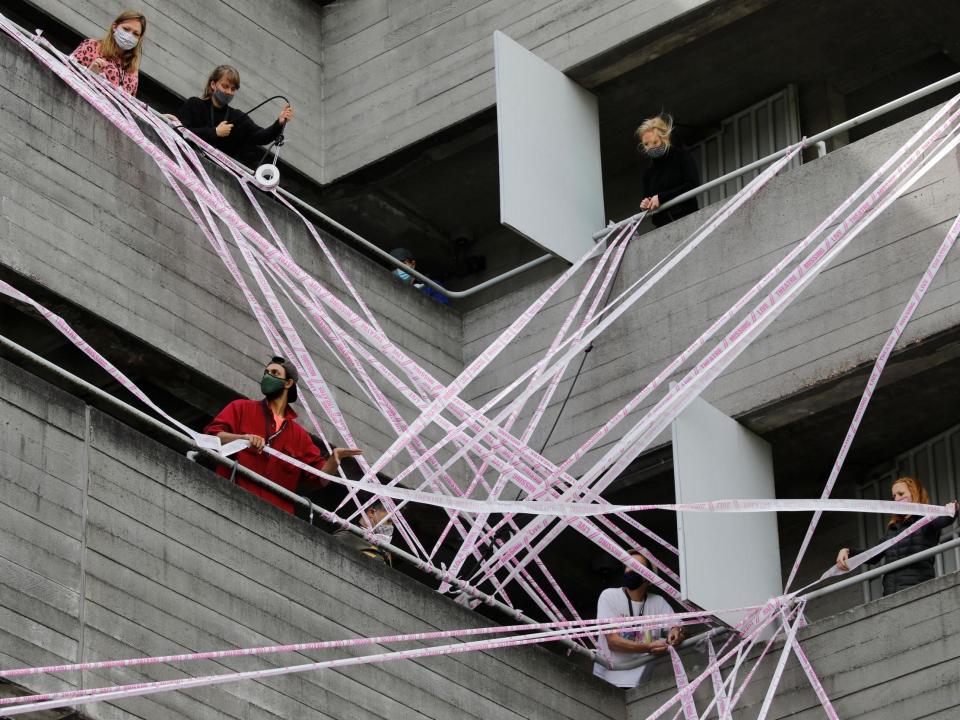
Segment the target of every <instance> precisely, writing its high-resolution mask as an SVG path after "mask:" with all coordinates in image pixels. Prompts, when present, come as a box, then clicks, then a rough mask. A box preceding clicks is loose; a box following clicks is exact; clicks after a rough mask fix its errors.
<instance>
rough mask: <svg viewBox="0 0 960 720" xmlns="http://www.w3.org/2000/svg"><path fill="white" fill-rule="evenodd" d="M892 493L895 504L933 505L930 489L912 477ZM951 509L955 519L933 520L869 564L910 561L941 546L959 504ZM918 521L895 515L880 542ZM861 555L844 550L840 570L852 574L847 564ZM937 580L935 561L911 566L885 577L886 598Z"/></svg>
mask: <svg viewBox="0 0 960 720" xmlns="http://www.w3.org/2000/svg"><path fill="white" fill-rule="evenodd" d="M890 492H891V494H892V495H893V499H894V500H895V501H896V502H914V503H926V504H929V503H930V494H929V493H928V492H927V489H926V488H925V487H923V485H922V484H921V483H920V481H919V480H917V479H916V478H912V477H909V476H905V477H901V478H898V479H897V480H895V481H894V483H893V485H892V486H891V488H890ZM949 505H950V506H952V508H953V517H948V516H945V515H944V516H939V517H936V518H934V520H933V521H932V522H929V523H927V525H925V526H924V527H922V528H920V529H919V530H917V531H916V532H914V533H912V534H911V535H908V536H907V537H905V538H904V539H903V540H901V541H900V542H898V543H897V544H896V545H893V546H892V547H889V548H887V549H886V550H885V551H884V552H883V553H881V554H880V555H878V556H877V557H875V558H873V559H871V560H869V561H868V564H870V565H874V564H876V563H879V562H880V561H881V560H886V561H887V562H894V561H895V560H900V559H902V558H905V557H909V556H910V555H913V554H914V553H918V552H921V551H923V550H928V549H929V548H932V547H934V546H935V545H938V544H939V543H940V533H941V532H942V531H943V529H944V528H945V527H948V526H949V525H951V524H952V523H954V522H955V521H956V519H957V510H958V504H957V501H956V500H954V501H953V502H952V503H949ZM917 520H919V517H918V516H916V515H892V516H891V517H890V520H889V521H888V522H887V529H886V531H885V532H884V534H883V537H882V538H881V539H880V542H885V541H886V540H890V539H891V538H894V537H896V536H897V535H899V534H900V533H901V532H903V530H904V529H906V528H908V527H909V526H911V525H913V524H914V523H915V522H916V521H917ZM861 552H864V549H862V548H843V549H842V550H841V551H840V552H839V554H838V555H837V568H839V569H840V570H843V571H847V570H849V569H850V567H849V566H848V565H847V560H849V559H850V556H851V555H858V554H860V553H861ZM935 577H936V570H935V568H934V559H933V558H932V557H930V558H926V559H924V560H917V562H915V563H911V564H910V565H907V566H906V567H902V568H898V569H896V570H891V571H890V572H888V573H887V574H886V575H884V576H883V595H884V597H886V596H887V595H892V594H893V593H895V592H899V591H900V590H905V589H906V588H908V587H913V586H914V585H917V584H919V583H922V582H925V581H927V580H932V579H933V578H935Z"/></svg>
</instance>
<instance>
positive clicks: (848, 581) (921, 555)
mask: <svg viewBox="0 0 960 720" xmlns="http://www.w3.org/2000/svg"><path fill="white" fill-rule="evenodd" d="M957 547H960V537H957V538H953V539H952V540H947V541H946V542H942V543H940V544H939V545H934V546H933V547H932V548H927V549H926V550H921V551H920V552H916V553H914V554H913V555H908V556H907V557H905V558H901V559H899V560H894V561H893V562H892V563H887V564H885V565H881V566H880V567H876V568H873V569H872V570H867V571H866V572H862V573H859V574H857V575H853V576H852V577H847V578H844V579H843V580H840V581H838V582H835V583H832V584H830V585H827V586H826V587H822V588H820V589H819V590H811V591H810V592H808V593H805V594H804V595H801V596H800V599H802V600H807V601H809V600H813V599H814V598H818V597H823V596H824V595H829V594H830V593H835V592H837V591H838V590H843V589H845V588H848V587H850V586H851V585H859V584H860V583H862V582H866V581H868V580H873V579H874V578H875V577H880V576H881V575H886V574H887V573H888V572H890V571H891V570H898V569H900V568H902V567H906V566H907V565H913V563H915V562H917V561H919V560H926V559H927V558H929V557H934V556H936V555H939V554H940V553H944V552H946V551H947V550H953V549H954V548H957Z"/></svg>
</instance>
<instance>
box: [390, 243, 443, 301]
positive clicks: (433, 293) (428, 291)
mask: <svg viewBox="0 0 960 720" xmlns="http://www.w3.org/2000/svg"><path fill="white" fill-rule="evenodd" d="M390 255H392V256H393V257H394V258H395V259H397V260H399V261H400V262H402V263H403V264H404V265H406V266H407V267H408V268H410V269H411V270H415V269H416V268H417V260H416V258H414V257H413V253H412V252H410V251H409V250H407V248H403V247H398V248H394V249H393V250H391V251H390ZM393 276H394V277H395V278H396V279H397V280H399V281H400V282H402V283H403V284H404V285H413V287H415V288H416V289H417V290H419V291H420V292H422V293H423V294H424V295H426V296H427V297H429V298H432V299H433V300H436V301H437V302H438V303H441V304H442V305H450V298H448V297H447V296H446V295H444V294H443V293H441V292H438V291H437V290H434V289H433V288H432V287H430V286H429V285H427V284H426V283H422V282H420V281H419V280H418V279H417V278H415V277H414V276H413V275H411V274H410V273H408V272H407V271H406V270H404V269H403V268H394V270H393Z"/></svg>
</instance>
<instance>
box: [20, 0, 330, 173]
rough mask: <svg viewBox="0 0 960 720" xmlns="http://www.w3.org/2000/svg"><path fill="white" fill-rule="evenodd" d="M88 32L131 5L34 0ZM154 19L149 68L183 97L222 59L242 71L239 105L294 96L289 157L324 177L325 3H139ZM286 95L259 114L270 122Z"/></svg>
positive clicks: (99, 30)
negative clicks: (323, 18) (322, 23)
mask: <svg viewBox="0 0 960 720" xmlns="http://www.w3.org/2000/svg"><path fill="white" fill-rule="evenodd" d="M31 1H32V2H33V4H34V5H36V6H37V7H38V8H39V9H41V10H43V11H44V12H46V13H48V14H50V15H52V16H54V17H56V18H57V19H58V20H60V21H61V22H62V23H64V24H65V25H67V26H68V27H70V28H73V29H74V30H76V31H77V32H79V33H81V34H83V35H86V36H87V37H94V38H99V37H102V36H103V34H104V32H105V28H106V27H108V26H109V24H110V23H111V22H112V21H113V19H114V17H116V16H117V14H118V13H119V12H120V11H121V10H122V9H123V8H124V7H125V6H124V4H123V3H116V2H113V1H112V0H85V1H84V2H70V1H68V0H31ZM131 9H137V10H140V11H141V12H142V13H143V14H144V16H145V17H146V18H147V34H146V36H145V38H144V46H143V63H142V65H141V71H142V72H143V73H144V74H146V75H148V76H150V77H151V78H153V79H155V80H156V81H157V82H159V83H160V84H161V85H163V86H165V87H167V88H168V89H170V90H172V91H173V92H175V93H177V94H178V95H181V96H183V97H192V96H197V95H199V94H200V91H201V90H202V89H203V83H204V80H206V78H207V74H208V73H209V72H210V71H211V70H213V68H214V67H216V66H217V65H222V64H228V65H234V66H235V67H236V68H237V69H238V70H239V71H240V77H241V91H240V93H239V94H238V96H237V99H236V106H237V107H238V108H240V109H241V110H244V109H246V108H250V107H253V106H254V105H256V104H257V103H258V102H260V101H261V100H265V99H266V98H268V97H271V96H272V95H284V96H286V97H287V98H289V99H290V102H291V103H292V104H293V106H294V110H295V112H296V116H295V120H294V124H293V125H291V127H294V125H295V126H296V132H291V133H290V134H289V137H288V138H287V142H286V145H287V146H286V148H285V149H284V153H283V154H284V159H285V160H286V161H287V162H289V163H290V164H291V165H293V166H295V167H296V168H297V169H298V170H301V171H303V172H304V173H306V174H307V175H309V176H311V177H313V178H315V179H316V180H319V181H322V180H323V143H322V142H321V138H322V135H323V115H322V113H321V111H320V108H321V95H322V93H321V85H322V81H323V70H322V62H323V58H322V46H321V42H320V28H321V7H320V5H319V4H318V3H315V2H310V1H309V0H269V1H268V2H257V1H256V0H212V1H211V0H207V1H205V2H203V3H196V2H188V1H184V0H164V1H163V2H141V3H139V4H137V3H132V4H131ZM282 107H283V106H282V104H281V103H280V101H274V102H273V103H271V104H270V105H269V106H267V107H264V108H261V109H260V110H258V111H256V112H255V113H254V115H253V116H252V117H253V119H254V121H256V122H257V123H258V124H260V125H269V124H270V123H271V122H273V120H275V119H276V117H277V115H278V114H279V113H280V109H281V108H282Z"/></svg>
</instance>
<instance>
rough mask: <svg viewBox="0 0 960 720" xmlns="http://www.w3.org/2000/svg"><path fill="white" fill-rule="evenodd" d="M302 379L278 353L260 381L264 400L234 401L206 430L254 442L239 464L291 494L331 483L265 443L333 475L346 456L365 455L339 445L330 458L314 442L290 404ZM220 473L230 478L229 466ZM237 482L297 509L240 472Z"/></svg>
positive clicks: (224, 437) (225, 440) (289, 509)
mask: <svg viewBox="0 0 960 720" xmlns="http://www.w3.org/2000/svg"><path fill="white" fill-rule="evenodd" d="M298 379H299V373H298V372H297V369H296V367H294V365H293V363H291V362H290V361H289V360H285V359H284V358H282V357H273V358H272V359H271V360H270V362H268V363H267V366H266V367H265V368H264V371H263V377H262V378H261V379H260V392H262V393H263V399H262V400H234V401H233V402H231V403H230V404H229V405H227V406H226V407H225V408H224V409H223V410H221V411H220V413H219V414H218V415H217V416H216V417H215V418H214V419H213V420H212V421H211V422H210V424H209V425H207V427H206V428H205V429H204V432H205V433H207V434H208V435H216V436H217V437H219V438H220V441H221V442H222V443H224V444H226V443H230V442H233V441H234V440H241V439H242V440H246V441H247V442H249V443H250V446H249V447H248V448H247V449H246V450H241V451H240V452H239V453H238V454H237V456H236V457H237V462H239V463H240V464H241V465H243V466H244V467H245V468H247V469H249V470H252V471H253V472H255V473H259V474H260V475H263V476H264V477H266V478H267V479H268V480H272V481H273V482H275V483H276V484H277V485H280V486H281V487H284V488H286V489H287V490H290V491H292V492H297V488H298V487H299V485H300V482H301V481H306V482H308V483H313V484H316V485H319V486H321V487H324V486H326V485H327V482H328V481H327V480H325V479H323V478H319V477H317V476H316V475H312V474H311V473H308V472H306V471H303V470H301V469H300V468H298V467H296V466H295V465H292V464H290V463H288V462H286V461H285V460H282V459H280V458H278V457H274V456H273V455H270V454H268V453H265V452H263V448H264V447H265V446H269V447H271V448H273V449H274V450H276V451H278V452H281V453H283V454H285V455H289V456H290V457H292V458H294V459H295V460H299V461H300V462H302V463H304V464H306V465H310V466H312V467H315V468H317V469H319V470H322V471H323V472H325V473H327V474H329V475H333V474H335V473H336V472H337V468H338V467H339V466H340V461H341V460H342V459H343V458H346V457H356V456H357V455H361V454H362V451H361V450H358V449H356V448H334V449H333V452H332V454H331V455H330V456H329V457H327V456H325V455H324V454H323V453H322V452H321V451H320V448H318V447H317V446H316V445H315V444H314V443H313V440H312V439H311V438H310V434H309V433H308V432H307V431H306V430H304V429H303V427H302V426H301V425H300V424H299V423H298V422H297V420H296V417H297V413H295V412H294V411H293V409H292V408H291V407H290V403H292V402H296V400H297V380H298ZM217 472H218V473H219V474H220V475H223V476H224V477H230V476H231V472H230V470H229V469H228V468H226V467H224V466H222V465H221V466H220V467H218V468H217ZM236 481H237V485H239V486H240V487H242V488H244V489H245V490H249V491H250V492H252V493H253V494H255V495H258V496H260V497H262V498H263V499H264V500H266V501H267V502H270V503H272V504H274V505H276V506H277V507H279V508H281V509H283V510H286V511H287V512H288V513H292V512H293V509H294V506H293V503H292V502H290V501H289V500H287V499H286V498H284V497H281V496H280V495H278V494H276V493H275V492H273V491H271V490H269V489H268V488H265V487H263V486H261V485H258V484H257V483H255V482H254V481H253V480H248V479H247V478H245V477H243V476H240V475H238V476H237V477H236Z"/></svg>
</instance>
